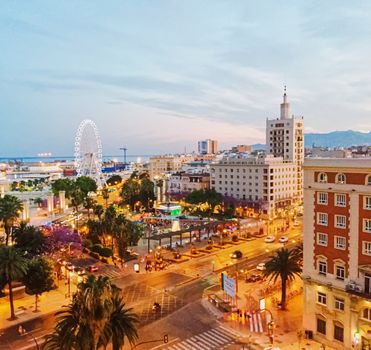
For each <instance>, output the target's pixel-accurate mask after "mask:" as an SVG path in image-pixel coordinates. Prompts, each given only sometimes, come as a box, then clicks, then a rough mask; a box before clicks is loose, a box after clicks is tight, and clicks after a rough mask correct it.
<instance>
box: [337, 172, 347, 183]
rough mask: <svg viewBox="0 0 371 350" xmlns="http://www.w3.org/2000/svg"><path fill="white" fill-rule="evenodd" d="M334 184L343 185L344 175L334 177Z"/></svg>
mask: <svg viewBox="0 0 371 350" xmlns="http://www.w3.org/2000/svg"><path fill="white" fill-rule="evenodd" d="M336 182H337V183H338V184H345V175H344V174H337V175H336Z"/></svg>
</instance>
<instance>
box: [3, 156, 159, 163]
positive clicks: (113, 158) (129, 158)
mask: <svg viewBox="0 0 371 350" xmlns="http://www.w3.org/2000/svg"><path fill="white" fill-rule="evenodd" d="M150 157H152V155H150V154H144V155H127V156H126V161H127V162H128V163H132V162H136V163H146V162H148V160H149V158H150ZM74 159H75V157H73V156H45V157H44V156H39V157H32V156H24V157H22V156H21V157H20V156H17V157H0V162H3V163H8V162H22V163H37V162H44V163H53V162H63V161H66V162H72V161H73V160H74ZM112 161H116V162H118V163H123V162H124V161H125V159H124V156H123V155H122V154H121V155H104V156H103V162H112Z"/></svg>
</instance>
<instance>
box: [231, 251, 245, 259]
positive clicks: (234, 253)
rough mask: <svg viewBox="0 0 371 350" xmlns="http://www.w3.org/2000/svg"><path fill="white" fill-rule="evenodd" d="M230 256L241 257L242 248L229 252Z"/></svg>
mask: <svg viewBox="0 0 371 350" xmlns="http://www.w3.org/2000/svg"><path fill="white" fill-rule="evenodd" d="M229 256H230V257H231V258H233V259H241V258H242V252H241V251H240V250H235V251H234V252H233V253H231V254H229Z"/></svg>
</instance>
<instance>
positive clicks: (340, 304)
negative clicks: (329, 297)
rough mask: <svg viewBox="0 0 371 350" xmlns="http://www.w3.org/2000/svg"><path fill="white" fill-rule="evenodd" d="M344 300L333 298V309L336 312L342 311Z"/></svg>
mask: <svg viewBox="0 0 371 350" xmlns="http://www.w3.org/2000/svg"><path fill="white" fill-rule="evenodd" d="M344 305H345V303H344V299H341V298H335V309H336V310H340V311H344Z"/></svg>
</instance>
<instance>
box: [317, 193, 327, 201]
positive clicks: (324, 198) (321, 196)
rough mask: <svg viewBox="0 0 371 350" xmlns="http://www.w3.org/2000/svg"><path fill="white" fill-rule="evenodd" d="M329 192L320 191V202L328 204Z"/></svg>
mask: <svg viewBox="0 0 371 350" xmlns="http://www.w3.org/2000/svg"><path fill="white" fill-rule="evenodd" d="M327 201H328V194H327V193H326V192H318V203H319V204H327Z"/></svg>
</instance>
